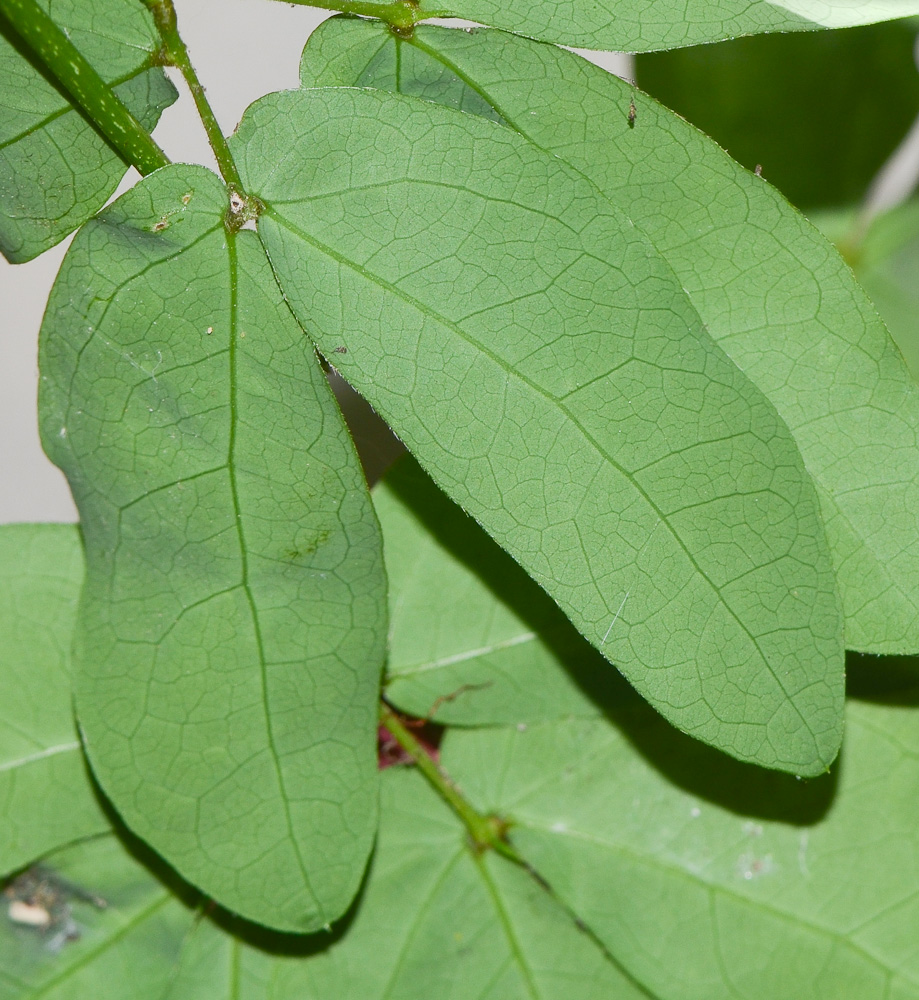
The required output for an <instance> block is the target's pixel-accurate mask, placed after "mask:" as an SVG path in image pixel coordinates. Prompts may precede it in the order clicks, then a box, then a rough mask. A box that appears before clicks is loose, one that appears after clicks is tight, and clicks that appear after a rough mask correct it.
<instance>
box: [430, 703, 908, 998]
mask: <svg viewBox="0 0 919 1000" xmlns="http://www.w3.org/2000/svg"><path fill="white" fill-rule="evenodd" d="M916 704H917V695H916V692H915V691H913V692H912V693H911V694H910V695H909V696H908V698H907V699H906V700H904V701H903V702H902V703H901V704H874V705H871V704H860V703H858V702H852V703H850V704H849V706H848V711H847V718H846V743H845V746H844V748H843V753H842V757H841V762H840V765H839V766H838V769H837V771H836V772H835V773H834V774H833V775H830V776H826V777H823V778H820V779H818V780H817V781H813V782H810V783H802V782H796V781H794V779H792V778H790V777H788V776H785V775H779V774H768V773H766V772H763V771H754V770H752V769H751V768H749V767H746V766H744V765H740V764H737V763H735V762H733V761H729V760H727V759H726V758H724V757H719V756H718V755H716V754H713V753H712V752H711V751H710V750H708V749H707V748H705V747H702V746H700V745H699V744H694V743H691V742H689V741H687V740H685V739H684V738H682V737H680V736H679V735H678V734H677V733H675V732H673V731H672V730H671V731H669V732H668V730H667V728H666V727H665V726H663V725H662V724H661V723H660V720H659V719H657V718H656V717H655V716H654V714H653V713H652V712H650V711H648V710H647V708H646V707H645V706H643V705H641V704H640V703H639V702H638V701H637V699H635V698H634V697H633V698H632V704H631V705H627V704H623V703H621V704H620V706H619V707H618V708H617V709H616V710H615V711H614V712H613V722H609V721H605V720H604V721H600V720H596V721H591V720H576V721H568V722H566V723H564V724H557V723H544V724H542V725H539V726H534V727H530V728H528V729H527V730H526V732H519V731H518V730H517V729H512V730H507V729H505V730H479V731H475V732H474V733H470V734H468V735H467V734H466V733H454V734H452V735H451V736H450V738H449V742H448V743H447V744H445V746H444V750H443V753H444V756H443V760H444V764H445V766H446V767H447V768H448V770H449V771H450V773H451V775H452V776H453V777H454V779H455V780H456V781H458V782H459V784H460V785H461V786H462V787H463V789H464V791H465V792H466V793H467V795H468V796H469V797H470V798H471V799H472V800H473V801H474V802H475V803H476V804H477V806H478V807H479V808H482V809H486V810H491V809H494V810H497V811H499V813H500V814H501V815H502V816H504V817H506V818H507V819H509V820H510V821H511V823H512V831H513V833H512V839H513V841H514V844H515V845H516V846H517V848H518V849H519V850H520V851H522V853H523V854H524V856H525V857H526V858H527V861H528V862H529V863H531V864H532V865H533V866H534V867H535V869H536V870H537V871H538V872H539V873H540V874H541V875H542V876H543V877H544V878H546V879H547V880H548V882H549V884H550V885H551V887H552V889H553V890H554V891H555V892H556V893H557V894H558V895H559V896H560V897H561V899H562V900H563V901H564V902H565V903H566V904H567V905H569V906H570V907H571V908H572V910H573V911H574V912H575V913H576V914H577V916H578V917H579V918H580V919H581V920H582V921H583V922H584V923H585V924H586V925H587V927H589V928H590V929H591V930H592V931H593V932H594V933H595V934H597V935H598V937H599V938H600V940H601V941H602V942H603V943H604V944H605V945H606V946H607V948H609V950H610V952H611V953H612V954H613V955H614V956H615V957H616V958H617V959H618V960H619V961H621V962H622V964H623V965H624V966H625V967H626V968H627V969H628V970H629V971H630V972H631V973H632V975H634V976H635V977H636V979H637V980H639V981H640V982H642V983H643V984H644V985H645V986H646V987H647V988H648V990H649V991H650V992H651V993H653V995H654V996H656V997H659V998H661V1000H690V998H692V1000H698V998H702V997H706V998H707V997H727V996H731V997H743V998H745V1000H746V998H749V1000H773V998H775V1000H778V998H785V997H798V996H808V997H827V998H829V997H833V998H837V997H846V998H848V997H851V998H853V1000H855V998H857V1000H887V998H890V997H897V998H898V1000H915V998H917V997H919V954H917V951H916V948H915V935H914V934H913V932H912V931H913V929H914V928H915V927H916V926H917V923H919V898H917V895H916V892H915V879H914V876H913V872H914V868H915V861H914V859H915V857H916V854H917V851H919V738H917V733H919V727H917V724H916V723H917V709H916Z"/></svg>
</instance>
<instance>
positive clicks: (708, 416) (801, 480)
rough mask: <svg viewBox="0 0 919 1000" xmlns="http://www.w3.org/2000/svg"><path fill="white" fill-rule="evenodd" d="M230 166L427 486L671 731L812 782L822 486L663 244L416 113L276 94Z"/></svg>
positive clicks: (252, 119) (434, 112)
mask: <svg viewBox="0 0 919 1000" xmlns="http://www.w3.org/2000/svg"><path fill="white" fill-rule="evenodd" d="M234 144H235V153H236V156H237V161H238V162H239V164H240V169H241V171H242V173H243V177H244V183H245V185H246V187H247V190H249V191H251V192H253V193H255V194H256V195H258V197H259V198H260V199H261V200H262V201H263V202H264V203H265V204H266V206H267V208H266V210H265V211H264V212H263V213H262V215H261V216H260V218H259V233H260V235H261V237H262V240H263V241H264V243H265V246H266V248H267V250H268V254H269V257H270V259H271V262H272V266H273V267H274V269H275V272H276V274H277V275H278V276H279V280H280V281H281V284H282V286H283V287H284V290H285V294H286V296H287V299H288V301H289V302H290V304H291V307H292V308H293V310H294V312H295V313H296V314H297V315H298V316H299V317H300V318H301V321H302V322H303V324H304V327H305V328H306V329H308V330H309V332H310V335H311V336H313V337H314V339H315V340H316V342H317V344H318V345H319V347H320V349H321V350H322V352H323V353H324V354H325V355H326V356H328V357H332V356H333V353H335V352H336V350H337V349H339V350H338V352H337V354H335V357H336V367H338V368H339V369H340V370H341V372H342V374H343V375H344V376H345V377H346V378H347V379H348V380H349V381H351V382H352V383H353V384H354V385H355V387H356V388H357V389H358V390H359V391H360V392H362V394H364V395H365V396H366V397H367V398H368V399H369V401H370V402H371V403H372V404H373V406H374V407H375V408H376V409H377V410H378V411H379V412H380V413H381V414H382V415H383V416H384V417H385V418H386V419H387V421H388V422H389V423H390V425H391V426H392V427H393V429H394V430H395V431H396V433H397V434H398V435H399V437H400V438H401V439H402V440H403V441H405V442H406V444H407V445H408V446H409V447H410V449H411V450H412V451H413V452H414V454H415V455H416V457H418V459H419V461H420V462H421V464H422V465H423V466H424V467H426V469H427V471H428V472H429V473H430V474H431V475H432V476H433V478H434V479H435V481H436V482H438V484H439V485H440V486H441V487H442V488H443V489H444V490H445V491H446V492H447V493H448V494H449V495H450V496H451V497H452V498H453V499H454V500H455V501H457V502H458V503H459V504H460V505H461V506H462V507H463V508H464V509H465V510H467V511H468V512H469V513H470V514H471V515H472V516H473V517H475V518H476V519H477V520H478V521H479V522H480V523H482V524H483V526H484V527H485V528H486V529H487V530H488V531H489V533H490V534H492V535H493V536H494V537H495V538H496V540H497V541H498V542H499V543H500V544H501V545H502V547H504V548H505V549H507V550H508V551H509V552H510V553H511V555H513V556H514V558H515V559H517V560H518V562H520V563H521V565H522V566H523V567H524V569H525V570H526V571H527V572H528V573H529V574H530V575H531V576H532V577H533V578H534V579H536V580H537V582H538V583H540V584H541V585H542V586H543V587H544V588H545V589H546V590H547V591H548V592H549V593H550V595H551V596H552V597H553V598H554V599H555V600H556V601H557V602H558V603H559V605H560V606H561V608H562V610H563V611H564V612H565V614H566V615H568V617H569V618H570V619H571V620H572V622H573V623H574V624H575V625H576V627H577V628H578V629H579V631H580V632H581V633H582V634H583V635H584V636H585V637H586V638H587V639H588V640H589V641H590V642H591V643H593V644H594V645H595V646H596V647H598V648H599V649H600V650H601V651H602V652H603V653H604V655H606V656H607V657H608V658H609V659H611V660H612V661H613V662H615V663H616V664H617V666H618V667H619V668H620V669H621V670H622V671H623V672H624V673H625V674H626V676H628V678H629V680H630V681H631V682H632V683H633V684H635V685H636V686H637V687H638V688H639V690H641V692H642V693H643V694H644V695H645V696H646V697H647V698H648V699H649V700H650V701H651V702H652V703H653V704H654V705H655V707H657V708H658V709H659V710H660V711H661V712H663V713H664V714H665V715H666V716H667V717H668V718H669V719H670V720H671V721H673V722H674V723H675V724H676V725H678V726H679V727H680V728H683V729H685V730H686V731H689V732H691V733H692V734H693V735H694V736H697V737H698V738H700V739H703V740H705V741H707V742H712V743H715V744H716V745H718V746H720V747H722V748H723V749H725V750H727V751H728V752H730V753H732V754H735V755H737V756H740V757H742V758H745V759H750V760H755V761H757V762H759V763H762V764H765V765H766V766H771V767H778V768H786V769H791V770H795V771H797V772H799V773H809V774H813V773H818V772H820V771H822V770H823V769H825V767H826V765H827V764H828V763H829V761H830V760H832V758H833V756H834V755H835V753H836V750H837V747H838V743H839V738H840V728H839V727H840V723H841V698H842V651H841V641H840V634H839V630H840V620H839V617H838V610H837V605H836V594H835V586H834V581H833V577H832V572H831V566H830V561H829V555H828V553H827V551H826V548H825V542H824V539H823V534H822V527H821V525H820V521H819V515H818V512H817V509H816V501H815V498H814V494H813V490H812V486H811V484H810V481H809V479H808V477H807V475H806V473H805V472H804V470H803V467H802V465H801V462H800V457H799V455H798V453H797V450H796V449H795V446H794V444H793V442H792V440H791V438H790V436H789V435H788V432H787V430H786V429H785V427H784V425H783V424H782V422H781V421H780V420H779V419H778V418H777V416H776V414H775V412H774V411H773V410H772V408H771V407H770V405H769V404H768V403H767V401H766V400H765V399H764V398H763V397H762V396H761V395H760V394H759V393H758V391H757V390H756V389H754V387H753V386H752V385H751V384H750V383H749V382H748V381H747V380H746V379H745V378H744V377H743V376H742V375H741V374H740V372H739V371H738V370H737V369H736V368H735V367H734V366H733V365H732V364H731V363H730V361H729V360H728V359H727V358H726V357H725V356H724V355H723V354H722V353H721V351H720V350H719V349H718V348H717V347H716V346H715V345H714V344H713V343H712V342H711V341H710V339H709V338H708V337H707V335H706V333H705V332H704V330H703V329H702V328H701V326H700V324H699V321H698V319H697V317H696V315H695V313H694V312H693V311H692V309H691V307H690V306H689V304H688V302H687V300H686V298H685V296H684V295H683V293H682V291H681V289H680V288H679V285H678V284H677V282H676V281H675V280H674V278H673V277H672V275H671V273H670V272H669V270H668V269H667V268H666V265H664V264H663V262H661V261H660V259H659V258H658V256H657V255H656V254H655V253H654V251H653V249H652V248H651V247H650V246H649V245H648V243H647V242H646V241H645V240H644V239H642V238H641V237H640V236H638V235H637V234H636V233H635V232H634V230H633V229H632V227H630V226H629V224H628V222H627V221H626V220H624V219H623V218H622V216H620V215H619V214H618V212H616V211H615V210H614V209H612V208H611V206H610V205H609V203H608V202H607V201H606V200H605V199H604V198H603V197H602V196H600V195H598V194H597V193H596V191H595V190H594V189H593V187H592V186H591V185H589V184H588V183H586V182H585V181H583V180H582V179H581V178H579V177H577V175H575V174H574V173H573V172H572V171H571V170H570V169H568V168H567V167H565V166H564V165H563V164H561V163H560V161H559V160H558V159H553V158H550V157H548V156H546V155H545V154H543V153H542V152H541V151H539V150H537V149H535V148H534V147H533V146H532V145H531V144H529V143H527V142H526V141H525V140H523V139H521V138H520V137H518V136H515V135H514V134H513V133H512V132H510V131H509V130H508V129H505V128H502V127H500V126H498V125H495V124H493V123H490V122H485V121H483V120H481V119H478V118H475V117H472V116H469V115H464V114H459V113H456V112H452V111H449V110H447V109H443V108H438V107H437V106H435V105H433V104H430V103H428V102H425V101H417V100H414V99H410V98H405V97H400V96H396V95H389V94H384V93H382V92H375V91H357V90H345V89H325V90H312V91H300V92H288V93H284V94H275V95H270V96H269V97H266V98H264V99H263V100H261V101H259V102H257V104H255V105H254V106H253V107H252V108H251V109H250V110H249V111H248V112H247V114H246V116H245V118H244V119H243V122H242V123H241V125H240V128H239V129H238V132H237V135H236V137H235V139H234ZM610 261H614V262H615V264H611V263H609V262H610ZM341 347H345V349H346V353H342V352H341V351H340V348H341Z"/></svg>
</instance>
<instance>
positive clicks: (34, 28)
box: [0, 0, 169, 175]
mask: <svg viewBox="0 0 919 1000" xmlns="http://www.w3.org/2000/svg"><path fill="white" fill-rule="evenodd" d="M0 14H3V15H4V16H5V17H6V19H7V20H8V21H9V23H10V25H11V27H12V28H13V30H14V31H15V32H16V34H17V35H19V37H20V38H21V39H22V41H23V42H24V43H25V45H26V46H27V48H28V49H29V51H30V52H32V53H33V55H34V56H35V58H36V59H37V60H38V61H39V62H40V64H41V65H42V66H43V67H44V68H45V69H46V70H47V71H48V72H49V73H50V74H51V76H52V77H53V78H54V79H55V80H56V81H57V82H58V83H59V84H60V85H61V87H63V89H64V90H65V91H66V92H67V94H68V95H69V96H70V98H71V99H72V100H73V102H74V104H76V105H77V106H78V107H80V108H81V109H82V110H83V112H84V113H85V114H86V116H87V117H88V118H89V120H90V121H91V122H92V123H93V125H95V127H96V128H97V129H98V130H99V131H100V132H101V133H102V134H103V135H104V136H105V138H106V139H107V140H108V141H109V142H110V143H111V144H112V146H113V147H114V149H115V150H116V151H117V152H118V154H119V155H120V156H121V157H122V159H124V160H125V161H126V162H127V163H130V164H131V165H132V166H135V167H137V169H138V170H139V171H140V173H141V174H144V175H146V174H150V173H153V171H154V170H159V168H160V167H165V166H166V165H167V164H168V163H169V159H168V157H167V156H166V154H165V153H164V152H163V151H162V150H161V149H160V147H159V146H158V145H157V144H156V143H155V142H154V141H153V138H152V137H151V135H150V133H149V132H148V131H147V130H146V129H145V128H144V127H143V125H141V123H140V122H139V121H138V120H137V119H136V118H135V117H134V115H132V114H131V112H130V111H129V110H128V109H127V108H126V107H125V105H124V104H123V103H122V102H121V100H120V98H119V97H118V96H117V95H116V94H115V92H114V91H113V90H112V88H111V87H110V86H109V85H108V84H107V83H106V82H105V81H104V80H103V79H102V77H101V76H99V74H98V73H97V72H96V71H95V70H94V69H93V67H92V66H91V65H90V64H89V63H88V62H87V61H86V59H85V58H84V57H83V56H82V55H81V54H80V52H79V51H78V50H77V48H76V46H75V45H74V44H73V42H71V41H70V39H69V38H68V37H67V36H66V35H65V34H64V32H63V31H61V29H60V28H59V27H58V26H57V25H56V24H55V23H54V21H52V20H51V18H50V17H49V16H48V15H47V14H46V13H45V12H44V10H42V8H41V7H39V6H38V4H37V3H36V0H0Z"/></svg>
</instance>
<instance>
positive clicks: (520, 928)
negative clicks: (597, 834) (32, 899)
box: [0, 768, 646, 1000]
mask: <svg viewBox="0 0 919 1000" xmlns="http://www.w3.org/2000/svg"><path fill="white" fill-rule="evenodd" d="M46 866H47V869H46V870H47V871H48V872H50V873H51V874H52V876H53V877H56V878H63V879H66V881H67V882H68V883H71V884H73V885H74V886H76V887H79V888H80V889H83V890H85V891H88V892H91V893H92V894H94V895H98V896H101V897H102V899H103V900H104V901H105V902H106V903H108V906H107V908H106V909H105V910H104V911H99V910H96V909H94V908H93V907H92V906H91V905H89V904H88V903H85V902H80V901H79V900H73V901H71V902H70V904H69V905H70V907H71V910H72V916H73V919H74V922H75V923H76V925H77V928H78V929H79V931H80V939H79V940H78V941H74V942H69V943H66V944H64V945H63V946H62V947H61V948H60V950H59V951H57V952H52V951H49V949H48V947H47V944H48V942H49V940H51V939H52V937H53V934H54V930H53V929H51V930H50V931H48V932H46V933H45V934H44V935H39V934H38V933H36V931H35V930H34V929H29V928H25V927H14V926H12V925H11V924H10V923H9V922H7V921H6V920H2V921H0V998H2V1000H37V998H38V997H41V998H42V1000H71V998H84V997H91V996H104V997H105V998H106V1000H121V998H124V1000H135V998H137V997H141V996H142V997H154V998H157V1000H331V998H335V1000H338V998H341V1000H376V998H379V1000H384V998H395V997H398V998H400V1000H429V998H432V997H436V998H438V1000H439V998H446V997H450V998H452V1000H485V998H494V1000H641V998H642V997H645V996H646V994H645V993H644V991H643V990H641V989H639V988H638V987H636V986H635V985H633V984H632V983H631V982H630V980H629V979H628V977H627V976H626V975H624V974H623V973H622V972H621V971H620V970H619V969H618V967H617V966H616V965H615V964H614V963H613V962H611V961H610V960H609V959H608V958H607V957H606V956H605V955H604V953H603V951H602V950H601V949H600V948H599V947H598V946H597V945H596V944H595V943H594V942H593V941H592V940H591V939H590V938H589V937H588V936H587V935H586V934H585V933H583V931H581V930H580V929H579V928H578V927H577V926H576V925H575V923H574V921H573V920H572V919H571V917H570V916H569V915H568V914H567V913H566V912H565V910H564V909H563V908H562V907H561V906H560V905H559V904H558V903H556V902H555V901H554V900H553V899H552V898H551V896H550V895H549V894H548V893H547V892H546V890H545V889H544V887H543V886H541V885H540V884H539V883H538V882H537V881H536V880H535V879H534V878H533V877H532V876H531V875H530V874H528V873H527V872H525V871H524V870H523V869H521V868H518V867H516V866H514V865H512V864H511V863H509V862H507V861H505V860H504V859H502V858H500V857H496V856H494V855H487V856H479V855H477V854H476V853H475V851H474V850H473V849H472V847H471V846H470V845H469V843H468V841H467V840H466V837H465V835H464V830H463V828H462V827H461V826H460V824H459V823H458V821H457V820H456V818H455V817H454V816H453V814H452V813H451V812H450V811H449V810H448V809H447V807H446V806H445V805H443V803H442V802H441V801H440V800H439V799H438V798H437V797H436V795H434V793H433V792H432V791H431V790H430V789H429V788H428V787H427V786H426V785H425V783H424V780H423V779H422V778H421V776H420V775H418V774H415V773H412V772H409V771H405V770H402V769H398V768H392V769H390V770H389V771H388V772H387V773H386V774H385V776H384V781H383V801H382V816H381V828H380V837H379V843H378V846H377V850H376V854H375V857H374V860H373V863H372V866H371V869H370V872H369V877H368V882H367V885H366V886H365V888H364V891H363V892H362V894H361V896H360V898H359V901H358V904H357V906H356V911H355V912H354V913H352V914H349V916H348V918H347V919H346V920H345V921H343V922H342V924H341V925H340V926H338V927H336V928H335V930H334V931H333V932H332V934H328V933H320V934H317V935H314V936H312V937H292V936H290V935H285V936H281V935H274V934H266V933H264V932H259V930H258V929H256V928H253V927H252V926H251V925H249V926H247V925H245V924H243V923H242V922H240V921H236V920H233V919H231V918H228V917H227V916H226V915H225V914H218V916H217V919H216V920H212V919H210V918H201V917H198V918H196V917H195V915H194V913H193V912H192V910H190V909H188V908H187V907H186V906H184V905H183V904H182V902H181V901H180V900H179V899H177V898H176V897H175V896H174V895H172V894H171V893H170V891H169V889H168V888H167V887H166V886H165V885H164V884H163V883H161V882H159V881H158V880H157V878H156V877H155V876H154V875H153V874H152V873H150V872H148V871H147V870H145V869H144V868H143V867H142V865H141V864H139V863H138V861H136V860H135V859H134V858H132V856H131V855H130V854H129V853H128V851H127V850H126V849H125V847H124V846H123V844H122V843H121V842H120V841H119V840H118V839H117V838H115V837H106V838H103V839H101V840H98V841H96V842H95V843H92V844H84V845H79V846H78V847H76V848H71V849H69V850H65V851H61V852H60V853H58V854H57V855H54V856H52V857H51V858H48V859H47V860H46ZM158 867H159V868H160V869H161V868H162V866H158ZM178 888H179V890H180V891H181V887H178ZM183 895H184V894H183ZM207 910H208V908H207V907H206V906H205V911H207Z"/></svg>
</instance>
